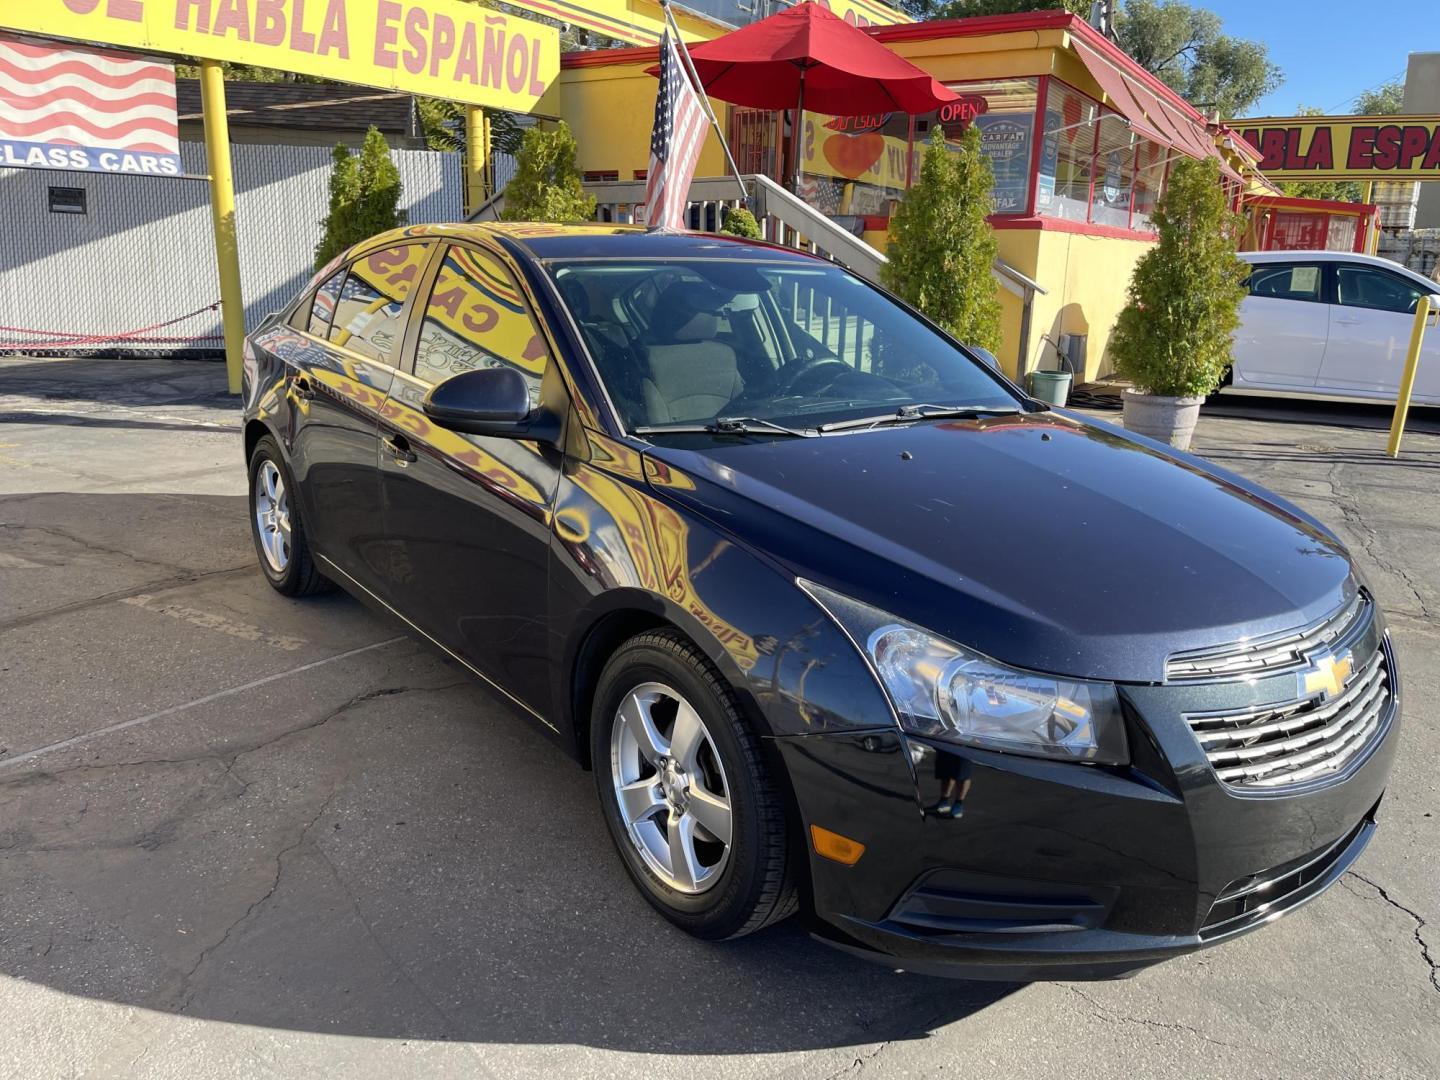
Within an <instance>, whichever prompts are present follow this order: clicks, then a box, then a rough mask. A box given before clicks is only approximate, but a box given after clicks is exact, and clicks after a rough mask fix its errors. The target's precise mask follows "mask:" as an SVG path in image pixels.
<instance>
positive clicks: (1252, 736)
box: [1185, 648, 1391, 789]
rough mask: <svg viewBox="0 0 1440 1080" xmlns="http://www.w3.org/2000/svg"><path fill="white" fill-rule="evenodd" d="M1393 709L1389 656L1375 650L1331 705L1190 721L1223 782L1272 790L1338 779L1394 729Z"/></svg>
mask: <svg viewBox="0 0 1440 1080" xmlns="http://www.w3.org/2000/svg"><path fill="white" fill-rule="evenodd" d="M1390 705H1391V690H1390V674H1389V670H1388V667H1387V664H1386V657H1385V650H1384V649H1383V648H1377V649H1376V650H1375V651H1374V654H1373V655H1372V656H1371V657H1370V659H1369V661H1368V662H1367V663H1366V664H1365V666H1364V667H1363V668H1361V669H1360V670H1359V671H1357V672H1355V673H1354V674H1353V675H1351V677H1350V681H1349V682H1348V683H1347V684H1346V686H1345V687H1344V689H1343V690H1342V691H1341V693H1340V694H1338V695H1336V696H1335V697H1333V698H1330V699H1329V700H1322V699H1317V698H1310V699H1307V700H1302V701H1295V702H1288V703H1282V704H1278V705H1263V706H1260V707H1258V708H1253V709H1247V710H1245V711H1244V712H1232V713H1225V714H1217V715H1207V716H1187V717H1186V718H1185V719H1186V720H1187V721H1188V722H1189V724H1190V729H1191V730H1192V731H1193V732H1194V733H1195V737H1196V738H1197V739H1198V740H1199V741H1200V746H1201V748H1202V749H1203V750H1204V751H1205V756H1206V757H1207V758H1208V759H1209V761H1210V764H1211V766H1212V767H1213V768H1214V769H1215V775H1216V776H1218V777H1219V778H1220V780H1221V781H1222V782H1223V783H1226V784H1229V785H1231V786H1232V787H1238V788H1248V789H1257V788H1258V789H1273V788H1281V787H1288V786H1291V785H1294V784H1304V783H1306V782H1308V781H1312V780H1317V779H1321V778H1323V777H1325V776H1327V775H1329V774H1332V773H1337V772H1339V771H1340V770H1341V769H1343V768H1344V767H1345V765H1346V764H1347V763H1348V762H1350V761H1351V760H1352V759H1354V758H1355V757H1356V756H1357V755H1358V754H1360V753H1361V752H1362V751H1363V750H1364V749H1365V748H1366V747H1368V746H1369V745H1370V744H1371V743H1372V742H1373V741H1374V738H1375V736H1376V735H1378V734H1379V732H1380V731H1381V730H1382V729H1383V728H1384V727H1385V725H1386V724H1388V723H1389V719H1390V712H1391V708H1390Z"/></svg>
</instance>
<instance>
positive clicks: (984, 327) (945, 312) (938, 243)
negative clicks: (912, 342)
mask: <svg viewBox="0 0 1440 1080" xmlns="http://www.w3.org/2000/svg"><path fill="white" fill-rule="evenodd" d="M994 184H995V177H994V174H993V173H992V171H991V169H990V159H989V158H987V157H986V156H985V154H984V153H983V152H982V151H981V148H980V129H979V128H977V127H975V126H973V125H972V126H970V127H968V128H967V129H966V130H965V134H964V135H963V136H962V137H961V139H960V143H959V145H958V146H954V147H951V146H950V145H948V144H947V143H946V141H945V136H944V134H943V132H941V130H940V129H939V128H938V127H937V128H936V129H935V130H934V131H933V132H932V133H931V135H930V143H929V145H928V146H927V147H926V148H925V156H924V158H923V159H922V161H921V163H920V176H919V178H918V179H917V180H916V182H915V184H914V186H913V187H911V188H910V190H909V191H907V192H906V193H905V195H904V197H903V198H902V199H901V200H900V203H899V205H898V206H897V207H896V208H895V213H894V215H893V216H892V217H891V219H890V245H889V247H888V248H887V249H886V255H888V256H889V261H888V262H887V263H886V264H885V266H883V267H882V268H881V271H880V278H881V281H882V282H883V283H884V285H885V287H886V288H888V289H889V290H890V291H891V292H893V293H894V294H895V295H896V296H899V297H900V298H901V299H902V300H905V301H906V302H908V303H910V304H911V305H913V306H914V307H916V308H918V309H919V310H920V311H923V312H924V313H925V314H926V315H928V316H929V317H930V318H931V319H933V320H934V321H935V322H937V323H939V324H940V325H941V326H943V327H944V328H945V329H946V330H948V331H949V332H950V333H951V334H952V335H953V336H954V337H956V338H958V339H959V340H961V341H963V342H965V343H966V344H969V345H979V346H980V347H982V348H985V349H989V350H990V351H991V352H994V351H995V350H996V349H998V348H999V347H1000V298H999V297H998V296H997V295H996V291H995V278H994V277H993V276H992V274H991V266H992V265H993V264H994V262H995V248H996V245H995V233H994V230H992V229H991V228H990V223H989V222H988V221H987V220H986V218H987V216H988V215H989V214H990V213H991V211H992V210H993V208H994V196H993V188H994Z"/></svg>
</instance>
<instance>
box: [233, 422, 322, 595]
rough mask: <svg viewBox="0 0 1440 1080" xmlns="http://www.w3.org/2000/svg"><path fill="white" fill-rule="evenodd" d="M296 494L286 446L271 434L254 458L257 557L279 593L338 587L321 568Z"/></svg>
mask: <svg viewBox="0 0 1440 1080" xmlns="http://www.w3.org/2000/svg"><path fill="white" fill-rule="evenodd" d="M294 491H295V483H294V480H293V478H292V477H291V476H290V470H289V469H288V468H287V467H286V465H285V459H284V458H283V457H282V456H281V454H280V445H279V444H278V443H277V442H276V441H275V440H274V438H272V437H271V436H269V435H266V436H265V437H263V438H262V439H261V440H260V441H259V442H258V443H256V444H255V451H254V452H253V453H252V454H251V455H250V535H251V537H252V539H254V541H255V554H256V555H257V556H259V558H260V569H261V570H263V571H264V572H265V578H266V580H267V581H269V582H270V584H271V585H272V586H273V587H274V589H275V591H276V592H279V593H282V594H283V595H285V596H311V595H313V594H315V593H319V592H324V591H326V590H327V589H331V588H333V587H334V586H333V585H332V584H331V582H330V580H329V579H328V578H326V577H325V576H324V575H323V574H321V573H320V571H319V569H318V568H317V567H316V565H315V559H314V556H313V555H312V553H311V551H310V542H309V540H308V539H307V537H306V535H305V525H304V522H303V521H301V519H300V507H299V505H298V504H297V503H296V501H295V498H294Z"/></svg>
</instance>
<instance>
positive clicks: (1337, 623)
mask: <svg viewBox="0 0 1440 1080" xmlns="http://www.w3.org/2000/svg"><path fill="white" fill-rule="evenodd" d="M1372 614H1373V613H1372V611H1371V604H1370V600H1369V598H1368V597H1366V596H1365V594H1364V593H1361V592H1356V594H1355V595H1354V596H1353V597H1351V599H1350V601H1349V602H1348V603H1347V604H1345V605H1344V606H1343V607H1341V608H1340V609H1339V610H1338V611H1335V612H1332V613H1331V614H1329V615H1327V616H1325V618H1323V619H1321V620H1320V621H1319V622H1315V623H1312V624H1311V625H1309V626H1307V627H1305V628H1304V629H1301V630H1294V631H1288V632H1286V633H1282V634H1272V635H1270V636H1269V637H1263V638H1256V639H1254V640H1253V641H1241V642H1235V643H1232V644H1229V645H1221V646H1218V647H1212V648H1206V649H1192V650H1190V651H1188V652H1180V653H1175V654H1174V655H1172V656H1171V657H1170V658H1169V660H1167V661H1166V662H1165V681H1166V682H1172V683H1193V682H1219V681H1224V680H1230V679H1251V678H1264V677H1266V676H1270V675H1275V674H1278V673H1280V672H1284V671H1292V670H1298V669H1299V668H1302V667H1304V666H1305V665H1306V664H1307V663H1308V658H1307V654H1308V653H1311V652H1313V651H1314V650H1316V649H1318V648H1323V647H1325V646H1327V645H1330V644H1332V643H1334V642H1337V641H1342V640H1345V639H1347V638H1350V637H1352V636H1356V635H1357V634H1358V633H1359V631H1360V630H1362V629H1363V628H1364V627H1365V626H1366V625H1368V623H1369V621H1370V619H1371V617H1372Z"/></svg>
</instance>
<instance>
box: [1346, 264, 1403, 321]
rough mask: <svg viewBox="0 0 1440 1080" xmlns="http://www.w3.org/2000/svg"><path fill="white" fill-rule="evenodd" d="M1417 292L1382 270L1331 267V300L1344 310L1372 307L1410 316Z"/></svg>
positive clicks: (1365, 267)
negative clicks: (1332, 275)
mask: <svg viewBox="0 0 1440 1080" xmlns="http://www.w3.org/2000/svg"><path fill="white" fill-rule="evenodd" d="M1420 293H1421V289H1420V288H1419V286H1416V285H1411V284H1410V283H1409V282H1408V281H1402V280H1401V279H1400V278H1398V277H1395V276H1394V275H1393V274H1387V273H1385V272H1384V271H1383V270H1372V269H1370V268H1369V267H1367V266H1337V267H1336V268H1335V299H1336V300H1337V301H1338V302H1339V303H1340V304H1341V305H1343V306H1344V307H1361V308H1374V309H1376V310H1379V311H1399V312H1403V313H1405V314H1407V315H1408V314H1412V313H1413V312H1414V311H1415V304H1416V301H1418V300H1419V299H1420Z"/></svg>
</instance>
